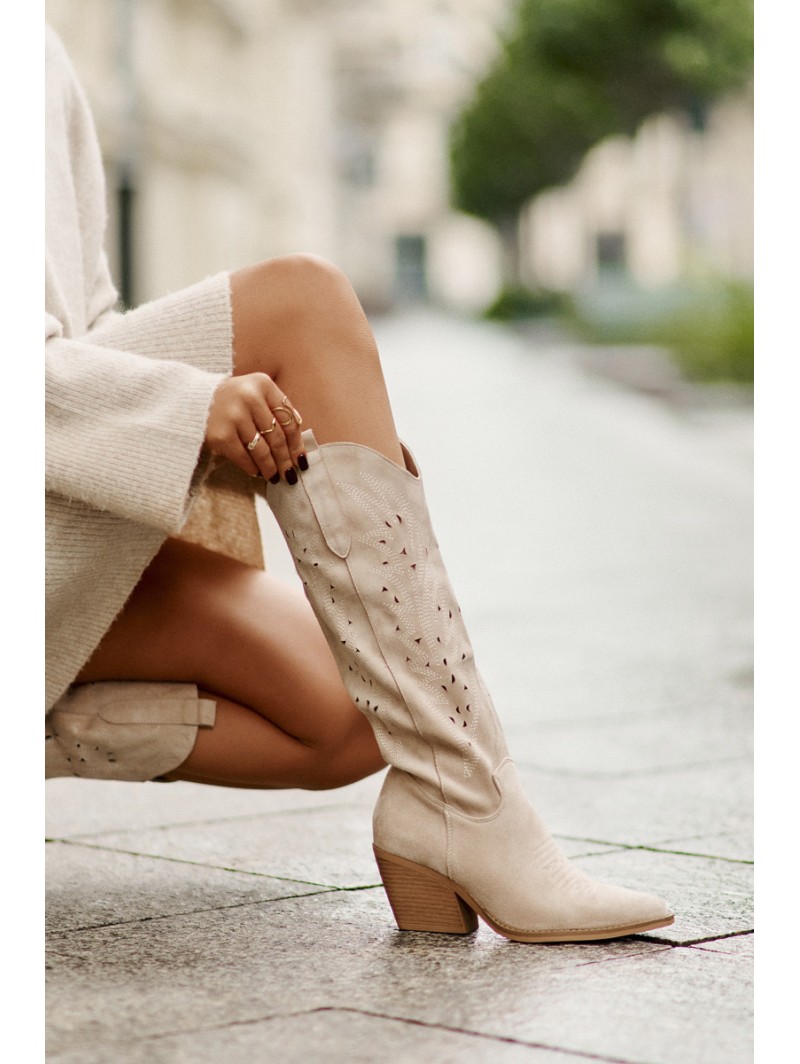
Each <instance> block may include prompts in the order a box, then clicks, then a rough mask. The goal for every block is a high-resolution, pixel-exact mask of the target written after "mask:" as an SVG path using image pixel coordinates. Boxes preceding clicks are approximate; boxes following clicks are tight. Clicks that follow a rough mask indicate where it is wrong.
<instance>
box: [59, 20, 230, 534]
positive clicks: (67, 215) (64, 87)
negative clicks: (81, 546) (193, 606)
mask: <svg viewBox="0 0 800 1064" xmlns="http://www.w3.org/2000/svg"><path fill="white" fill-rule="evenodd" d="M46 74H47V91H46V118H47V121H46V133H47V136H46V159H47V181H46V208H47V226H46V229H47V246H46V269H45V281H46V284H45V391H46V418H45V434H46V463H47V465H46V487H47V490H48V492H50V493H52V494H53V495H56V496H60V497H61V498H63V499H66V500H68V501H69V502H75V503H76V504H83V505H85V506H89V507H91V508H93V509H95V510H101V511H107V512H109V513H111V514H114V515H115V516H117V517H120V518H124V519H127V520H131V521H135V522H137V523H139V524H143V525H148V526H152V527H153V528H156V529H158V530H160V531H162V532H164V533H166V534H167V535H169V534H173V533H175V532H176V531H179V530H180V528H181V526H182V525H183V522H184V520H185V518H186V516H187V514H188V510H189V507H190V505H191V501H192V496H193V494H194V493H195V491H196V490H197V489H198V488H199V486H200V484H201V482H202V480H203V478H204V475H205V473H206V472H207V471H208V467H209V465H210V462H211V459H210V458H209V457H208V456H207V455H205V454H204V453H203V451H202V444H203V440H204V438H205V428H206V421H207V417H208V410H209V406H210V403H211V399H212V396H213V393H214V391H215V389H216V388H217V386H218V384H219V383H220V381H221V380H222V379H223V378H224V377H225V376H226V375H228V374H230V372H231V369H232V366H231V352H232V337H231V333H232V325H231V310H230V292H229V285H228V278H227V275H225V274H218V275H217V276H216V277H211V278H208V279H206V280H205V281H202V282H200V284H198V285H194V286H193V287H191V288H187V289H183V290H182V291H180V292H177V293H175V294H173V295H171V296H167V297H165V298H164V299H160V300H155V301H153V302H152V303H148V304H146V305H145V306H144V307H142V308H140V309H139V310H136V311H133V312H132V313H130V314H119V313H117V312H115V311H114V310H113V309H112V308H113V306H114V304H115V302H116V292H115V290H114V285H113V282H112V280H111V277H110V274H109V270H108V264H107V261H106V255H105V251H104V248H103V243H104V230H105V189H104V183H103V170H102V164H101V158H100V150H99V146H98V144H97V138H96V133H95V130H94V123H93V121H92V117H91V114H90V111H89V107H88V104H87V102H86V99H85V96H84V94H83V92H82V90H81V88H80V85H79V84H78V82H77V78H76V76H75V72H74V70H73V69H72V66H71V64H70V63H69V60H68V58H67V56H66V53H65V51H64V49H63V46H62V44H61V42H60V41H59V40H58V38H57V37H56V36H55V34H53V33H52V32H50V31H48V33H47V34H46Z"/></svg>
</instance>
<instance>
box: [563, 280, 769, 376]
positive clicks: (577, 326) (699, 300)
mask: <svg viewBox="0 0 800 1064" xmlns="http://www.w3.org/2000/svg"><path fill="white" fill-rule="evenodd" d="M636 305H637V304H636V302H635V301H634V302H632V304H631V306H636ZM561 321H562V322H563V323H564V324H567V325H569V326H570V327H571V328H572V329H573V330H574V331H577V332H578V333H579V335H580V336H581V337H582V338H583V339H585V340H587V341H589V342H593V343H632V344H657V345H658V346H660V347H664V348H667V349H668V350H669V351H670V352H671V353H672V355H673V357H674V358H675V360H676V362H677V364H678V365H679V366H680V368H681V369H682V370H683V372H684V373H685V374H686V376H687V377H688V378H689V379H691V380H696V381H733V382H736V383H739V384H752V383H753V361H754V359H753V349H754V299H753V286H752V284H746V283H745V282H742V281H731V280H729V279H723V278H717V279H709V280H707V281H706V282H704V283H703V284H699V285H696V286H695V287H693V288H690V289H686V290H680V291H677V292H675V293H673V298H672V299H669V298H666V299H663V300H662V301H660V302H649V301H648V300H647V299H646V298H642V299H641V300H640V301H639V302H638V310H636V311H635V312H629V313H628V314H621V313H619V311H618V310H617V312H615V313H612V314H608V313H606V314H603V313H602V312H599V310H598V305H597V304H594V305H593V304H592V303H588V302H586V301H581V300H580V299H574V300H572V301H571V302H570V303H569V304H568V305H566V304H565V309H564V313H562V315H561Z"/></svg>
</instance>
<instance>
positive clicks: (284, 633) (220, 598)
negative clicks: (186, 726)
mask: <svg viewBox="0 0 800 1064" xmlns="http://www.w3.org/2000/svg"><path fill="white" fill-rule="evenodd" d="M118 679H125V680H144V681H147V680H154V681H166V682H175V683H196V684H197V685H198V686H199V687H200V688H201V689H202V690H203V691H206V692H208V693H209V695H210V697H212V698H214V699H215V700H216V702H217V723H216V724H215V726H214V727H213V728H201V729H200V730H199V732H198V736H197V741H196V743H195V746H194V749H193V751H192V753H191V754H190V755H189V758H188V759H187V761H185V762H184V764H183V765H182V766H181V767H180V768H179V769H178V770H176V771H175V772H174V773H173V774H172V775H171V777H170V778H173V779H187V780H192V781H195V782H201V783H215V784H222V785H228V786H244V787H265V788H280V787H304V788H309V789H319V788H326V787H338V786H343V785H344V784H345V783H351V782H353V781H354V780H357V779H361V778H362V777H364V776H367V775H370V774H371V773H373V772H377V771H378V770H379V769H380V768H382V767H383V764H384V762H383V760H382V759H381V757H380V754H379V752H378V747H377V744H376V742H375V739H374V736H373V733H372V729H371V728H370V726H369V723H368V722H367V721H366V720H365V719H364V717H362V715H361V714H360V713H359V712H358V710H357V709H356V708H355V706H354V705H353V703H352V701H351V700H350V698H349V696H348V695H347V692H346V691H345V688H344V685H343V684H342V681H341V679H340V677H339V673H338V671H337V669H336V665H335V664H334V661H333V658H332V656H331V653H330V650H329V649H328V645H327V643H326V642H325V638H324V636H323V635H322V632H321V630H320V628H319V625H318V623H317V621H316V619H315V617H314V615H313V613H312V612H311V609H310V607H309V606H308V604H307V603H306V601H305V599H304V598H303V596H302V594H301V593H300V592H298V591H295V590H294V589H293V588H290V587H288V586H287V585H285V584H283V583H281V582H280V581H277V580H275V579H274V578H272V577H270V576H268V575H267V574H266V573H264V572H262V571H261V570H258V569H254V568H251V567H250V566H247V565H243V564H242V563H240V562H237V561H234V560H233V559H230V558H227V557H224V556H223V555H220V554H216V553H214V552H212V551H207V550H205V549H204V548H202V547H198V546H195V545H193V544H188V543H182V542H180V541H177V540H168V541H167V542H166V544H165V545H164V547H163V548H162V550H161V551H160V552H159V554H158V555H157V556H156V558H155V560H154V561H153V562H152V564H151V565H150V566H149V568H148V569H147V570H146V571H145V573H144V575H143V577H142V579H141V581H140V582H139V584H138V585H137V587H136V588H135V590H134V591H133V593H132V595H131V597H130V598H129V600H128V602H127V604H126V606H125V608H124V610H123V611H122V613H121V614H120V615H119V617H118V618H117V620H116V621H115V622H114V624H113V625H112V626H111V628H110V629H109V631H108V633H107V634H106V636H105V638H104V639H103V641H102V643H101V644H100V646H99V647H98V648H97V650H96V651H95V653H94V654H93V655H92V657H91V659H90V660H89V662H88V663H87V665H86V666H85V668H84V669H83V670H82V671H81V673H80V675H79V676H78V680H77V682H79V683H89V682H95V681H100V680H118Z"/></svg>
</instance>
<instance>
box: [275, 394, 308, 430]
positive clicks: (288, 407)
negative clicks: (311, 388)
mask: <svg viewBox="0 0 800 1064" xmlns="http://www.w3.org/2000/svg"><path fill="white" fill-rule="evenodd" d="M278 410H284V411H285V412H286V413H287V414H288V415H289V418H290V420H289V421H285V422H281V421H279V422H278V424H279V425H281V426H282V427H284V428H286V427H288V426H289V425H291V423H292V422H293V421H294V422H296V423H297V424H298V425H302V424H303V419H302V418H301V417H300V412H299V410H297V409H295V407H294V406H293V405H292V404H291V403H290V402H289V399H288V397H287V396H285V395H284V397H283V399H282V400H281V405H280V406H278V407H276V408H275V411H276V413H277V411H278Z"/></svg>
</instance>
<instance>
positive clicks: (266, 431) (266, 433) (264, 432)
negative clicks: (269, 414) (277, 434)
mask: <svg viewBox="0 0 800 1064" xmlns="http://www.w3.org/2000/svg"><path fill="white" fill-rule="evenodd" d="M277 424H278V419H277V418H273V419H272V424H271V425H270V427H269V428H268V429H259V430H258V431H259V433H260V434H261V435H262V436H269V434H270V433H271V432H274V431H275V426H276V425H277Z"/></svg>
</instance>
